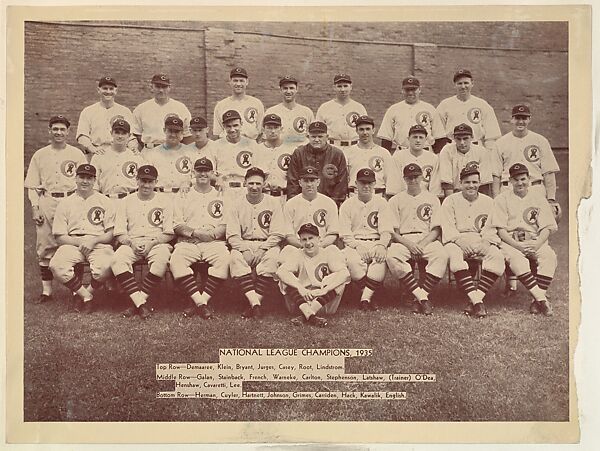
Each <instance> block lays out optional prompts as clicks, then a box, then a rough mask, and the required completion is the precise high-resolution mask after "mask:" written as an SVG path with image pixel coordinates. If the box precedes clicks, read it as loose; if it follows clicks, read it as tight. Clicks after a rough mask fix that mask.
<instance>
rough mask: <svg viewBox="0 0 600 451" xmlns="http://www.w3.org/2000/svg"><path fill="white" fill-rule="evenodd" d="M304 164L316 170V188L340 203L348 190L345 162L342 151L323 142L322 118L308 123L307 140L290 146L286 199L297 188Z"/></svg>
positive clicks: (325, 132) (289, 197)
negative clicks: (292, 146) (301, 144)
mask: <svg viewBox="0 0 600 451" xmlns="http://www.w3.org/2000/svg"><path fill="white" fill-rule="evenodd" d="M307 166H312V167H313V168H315V169H316V170H317V174H318V176H319V179H320V182H319V184H318V187H319V192H320V193H322V194H324V195H326V196H328V197H330V198H332V199H333V200H334V201H335V202H336V204H337V205H341V204H342V202H344V200H346V195H347V193H348V166H347V164H346V157H345V156H344V152H342V151H341V150H340V149H338V148H337V147H334V146H332V145H330V144H328V143H327V125H326V124H325V123H324V122H313V123H311V124H310V125H309V126H308V144H305V145H303V146H300V147H298V148H297V149H296V150H294V153H293V154H292V157H291V158H290V165H289V167H288V172H287V197H288V199H291V198H292V197H294V196H295V195H297V194H298V193H299V192H300V191H301V187H300V183H299V179H300V173H301V171H302V170H303V168H305V167H307Z"/></svg>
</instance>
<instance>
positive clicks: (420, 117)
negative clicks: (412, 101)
mask: <svg viewBox="0 0 600 451" xmlns="http://www.w3.org/2000/svg"><path fill="white" fill-rule="evenodd" d="M415 121H416V122H417V124H421V125H422V126H423V127H425V128H427V127H429V126H430V125H431V114H429V111H420V112H418V113H417V115H416V116H415Z"/></svg>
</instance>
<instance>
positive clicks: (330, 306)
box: [279, 274, 346, 315]
mask: <svg viewBox="0 0 600 451" xmlns="http://www.w3.org/2000/svg"><path fill="white" fill-rule="evenodd" d="M330 276H331V274H330ZM327 277H329V276H326V277H324V278H323V284H326V283H327ZM279 286H280V288H281V292H282V293H283V299H284V301H285V306H286V308H287V310H288V312H290V313H294V314H295V313H299V311H298V304H297V302H296V301H295V300H294V298H293V297H292V296H291V294H290V293H288V287H287V285H285V284H284V283H281V282H280V283H279ZM308 288H312V289H316V288H318V287H314V286H309V287H308ZM345 288H346V284H343V285H340V286H338V287H336V288H334V290H333V291H335V297H334V298H333V299H332V300H331V301H329V302H328V303H327V304H325V305H324V306H323V307H322V308H321V309H320V310H319V312H318V314H319V315H321V314H323V315H333V314H334V313H335V312H337V309H338V307H339V306H340V302H341V301H342V295H343V294H344V289H345Z"/></svg>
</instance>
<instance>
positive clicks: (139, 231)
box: [111, 165, 174, 319]
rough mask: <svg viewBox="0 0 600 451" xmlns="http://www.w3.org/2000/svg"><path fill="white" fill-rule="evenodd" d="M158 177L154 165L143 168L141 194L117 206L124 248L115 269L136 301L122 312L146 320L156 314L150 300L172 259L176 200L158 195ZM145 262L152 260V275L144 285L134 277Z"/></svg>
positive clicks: (119, 235)
mask: <svg viewBox="0 0 600 451" xmlns="http://www.w3.org/2000/svg"><path fill="white" fill-rule="evenodd" d="M157 178H158V171H157V170H156V168H155V167H154V166H150V165H143V166H141V167H140V168H139V171H138V174H137V177H136V180H137V184H138V190H137V193H134V194H132V195H131V196H127V197H126V198H125V199H123V201H121V202H119V204H118V206H117V213H116V219H115V231H114V235H115V237H116V239H117V242H118V243H119V244H120V246H119V248H118V249H117V250H116V252H115V255H114V257H113V260H112V264H111V269H112V272H113V274H114V275H115V278H116V279H117V282H118V283H119V285H120V287H121V289H122V290H123V291H124V292H125V293H127V295H128V296H129V298H130V299H131V301H132V302H133V305H131V306H130V307H128V308H127V309H126V310H125V311H124V312H123V313H122V316H123V317H125V318H129V317H131V316H134V315H136V314H138V313H139V315H140V317H141V318H142V319H147V318H149V317H150V316H151V315H152V313H151V309H150V308H148V306H147V305H146V301H147V300H148V296H150V295H151V294H152V293H153V292H155V291H156V289H157V288H158V286H159V284H160V282H161V280H162V278H163V277H164V275H165V273H166V272H167V265H168V264H169V259H170V257H171V249H172V247H171V246H170V244H169V242H170V241H171V240H172V239H173V237H174V232H173V208H172V201H171V199H169V196H167V195H165V194H162V193H156V192H154V188H155V186H156V179H157ZM141 259H147V260H148V274H147V275H146V277H144V280H143V281H142V284H141V286H140V284H138V283H137V281H136V280H135V277H134V275H133V264H134V263H135V262H137V261H139V260H141Z"/></svg>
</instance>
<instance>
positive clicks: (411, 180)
mask: <svg viewBox="0 0 600 451" xmlns="http://www.w3.org/2000/svg"><path fill="white" fill-rule="evenodd" d="M422 181H423V176H422V175H410V176H408V177H404V183H406V186H407V187H412V188H416V187H417V186H420V185H421V182H422Z"/></svg>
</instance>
